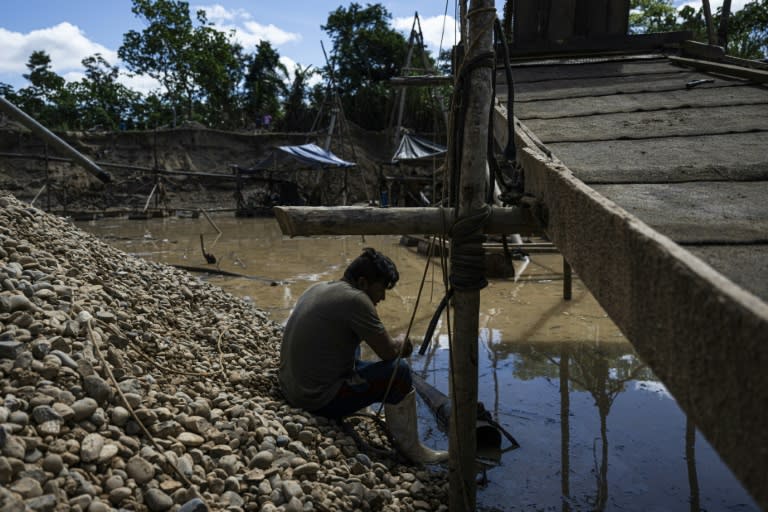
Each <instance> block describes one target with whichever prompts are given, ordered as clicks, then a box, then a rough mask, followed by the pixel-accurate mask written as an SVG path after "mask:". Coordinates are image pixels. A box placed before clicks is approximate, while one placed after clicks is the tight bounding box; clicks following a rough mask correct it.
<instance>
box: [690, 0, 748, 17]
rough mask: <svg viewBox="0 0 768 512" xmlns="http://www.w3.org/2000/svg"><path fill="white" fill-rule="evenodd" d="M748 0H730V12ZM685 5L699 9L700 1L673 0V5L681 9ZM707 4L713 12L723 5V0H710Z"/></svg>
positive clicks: (737, 9)
mask: <svg viewBox="0 0 768 512" xmlns="http://www.w3.org/2000/svg"><path fill="white" fill-rule="evenodd" d="M749 1H750V0H733V1H732V2H731V12H736V11H740V10H741V9H743V8H744V4H746V3H747V2H749ZM686 5H689V6H691V7H693V8H694V9H696V10H699V8H701V5H702V3H701V0H698V1H696V0H693V1H687V2H680V1H677V2H675V6H676V7H677V8H678V9H682V8H683V7H685V6H686ZM709 5H710V6H711V9H712V13H713V14H714V13H716V12H717V10H718V9H719V8H720V7H721V6H722V5H723V0H711V1H710V2H709Z"/></svg>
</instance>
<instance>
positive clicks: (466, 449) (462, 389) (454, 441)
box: [448, 0, 496, 511]
mask: <svg viewBox="0 0 768 512" xmlns="http://www.w3.org/2000/svg"><path fill="white" fill-rule="evenodd" d="M495 18H496V9H495V8H494V3H493V2H492V1H491V0H472V2H471V4H470V9H469V11H468V12H467V22H468V30H467V33H468V36H469V38H468V41H469V42H468V44H466V50H467V54H466V56H465V58H464V61H463V62H464V63H470V62H473V60H474V59H477V58H479V57H481V56H483V55H484V54H486V53H488V52H491V51H492V50H493V23H494V20H495ZM492 73H493V69H492V68H491V67H486V66H477V67H475V68H474V69H473V70H472V71H471V72H470V74H469V83H468V85H469V87H470V93H469V95H468V97H469V101H468V104H467V107H466V115H465V118H464V120H463V122H464V125H463V126H464V130H463V133H464V140H463V141H456V144H461V146H462V147H463V148H464V149H463V151H462V157H461V162H460V169H461V176H460V178H459V199H458V201H459V202H458V213H459V220H461V219H462V218H467V217H470V216H472V215H474V214H477V212H478V211H481V210H482V209H483V208H484V207H485V196H486V176H485V174H486V165H487V159H488V154H487V149H488V125H489V123H488V119H489V117H490V109H491V96H492V90H491V84H492ZM459 121H461V120H459ZM478 231H480V230H479V229H478ZM454 241H455V240H454ZM473 244H476V245H477V247H473V248H472V249H477V250H478V251H480V252H482V243H481V242H480V241H478V242H473ZM456 264H457V260H456V251H455V250H452V251H451V266H452V268H455V265H456ZM453 303H454V318H455V323H454V337H453V343H452V346H451V381H452V382H451V391H452V394H451V399H452V402H453V408H452V410H453V414H452V415H451V427H450V431H449V452H450V454H451V457H450V462H449V466H448V471H449V479H450V491H449V492H450V496H449V507H450V510H466V511H472V510H475V508H476V494H477V484H476V482H475V471H476V470H475V455H476V451H477V450H476V445H477V439H476V437H477V434H476V431H475V428H474V418H475V417H476V414H477V375H478V368H477V358H478V348H477V347H478V344H477V337H478V327H479V321H478V316H479V313H480V289H479V288H471V289H459V288H457V289H456V290H455V293H454V299H453Z"/></svg>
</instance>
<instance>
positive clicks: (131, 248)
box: [78, 216, 759, 512]
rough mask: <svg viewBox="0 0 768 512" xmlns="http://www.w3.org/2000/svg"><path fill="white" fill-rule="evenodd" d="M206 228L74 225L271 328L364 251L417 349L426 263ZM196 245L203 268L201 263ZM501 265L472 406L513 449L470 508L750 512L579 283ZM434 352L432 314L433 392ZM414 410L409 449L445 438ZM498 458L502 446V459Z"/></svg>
mask: <svg viewBox="0 0 768 512" xmlns="http://www.w3.org/2000/svg"><path fill="white" fill-rule="evenodd" d="M212 220H213V223H211V222H209V221H208V220H206V219H204V218H200V219H177V218H169V219H153V220H148V221H137V220H125V219H103V220H99V221H95V222H87V223H78V226H79V227H81V228H82V229H84V230H86V231H89V232H91V233H94V234H96V235H98V236H100V237H102V238H104V239H105V240H106V241H107V242H108V243H110V244H112V245H114V246H116V247H119V248H120V249H123V250H125V251H127V252H130V253H133V254H137V255H141V256H142V257H144V258H147V259H151V260H154V261H160V262H164V263H169V264H175V265H184V266H188V267H202V268H209V269H218V270H221V271H226V272H229V273H234V274H240V275H241V276H239V277H238V276H231V275H227V276H220V275H209V276H207V277H206V279H208V280H209V281H211V282H213V283H215V284H217V285H219V286H221V287H222V288H224V289H226V290H228V291H230V292H231V293H233V294H234V295H237V296H240V297H244V298H246V300H249V301H252V302H253V303H254V304H255V305H256V306H257V307H259V308H260V309H263V310H264V311H266V312H268V313H269V314H270V316H271V318H272V319H273V320H275V321H277V322H284V321H285V319H286V318H287V317H288V315H289V314H290V311H291V308H292V307H293V304H294V303H295V301H296V299H297V298H298V297H299V296H300V295H301V293H302V292H303V291H304V290H305V289H306V288H307V287H308V286H310V285H312V284H313V283H315V282H317V281H320V280H326V279H336V278H339V277H340V276H341V274H342V273H343V270H344V268H345V267H346V265H347V263H349V262H350V261H351V260H352V259H354V258H355V257H357V256H358V255H359V254H360V252H361V249H362V248H363V247H367V246H372V247H376V248H377V249H379V250H381V251H383V252H384V253H385V254H387V255H388V256H390V257H391V258H392V259H393V260H394V261H395V263H396V264H397V267H398V270H399V271H400V275H401V278H400V282H399V283H398V285H397V286H396V287H395V288H394V289H393V290H391V291H388V292H387V298H386V300H385V301H384V302H382V303H380V304H379V307H378V309H379V313H380V315H381V317H382V320H383V321H384V323H385V325H387V326H388V328H389V330H390V332H391V333H392V334H393V335H397V334H400V333H405V332H406V330H407V329H408V326H409V324H410V322H411V317H412V315H413V308H414V305H415V304H416V302H417V295H418V291H419V285H420V283H421V280H422V276H425V282H424V286H423V289H422V295H421V298H420V299H419V307H418V309H417V310H416V314H415V315H413V316H414V321H413V327H412V329H411V337H412V338H413V339H414V340H422V339H423V336H424V333H425V332H426V330H427V326H428V325H429V322H430V320H431V318H432V314H433V312H434V311H435V309H436V308H437V305H438V304H439V302H440V300H441V299H442V297H443V289H444V288H443V284H442V283H443V277H442V274H441V271H440V268H439V261H438V260H437V259H435V260H434V261H435V263H436V265H431V266H430V267H429V268H428V270H427V272H426V274H425V273H424V265H425V262H426V260H425V258H424V257H423V256H420V255H418V254H416V253H415V252H414V251H413V249H411V248H407V247H404V246H401V245H400V244H399V243H398V242H399V237H392V236H368V237H365V238H363V237H351V236H350V237H324V238H295V239H288V238H284V237H283V236H282V234H281V233H280V231H279V229H278V227H277V224H276V222H275V221H274V219H238V218H235V217H230V216H215V217H213V219H212ZM214 223H215V225H214ZM217 228H218V230H221V232H222V234H221V236H219V233H218V231H217ZM201 234H202V235H203V240H204V243H205V250H206V252H208V253H209V254H213V255H214V256H215V257H216V260H217V261H216V263H215V264H207V263H206V260H205V258H204V257H203V253H202V250H201V246H200V235H201ZM515 264H516V268H517V269H518V271H520V270H522V272H518V275H517V276H515V278H510V279H492V280H491V282H490V284H489V286H488V287H487V288H485V289H484V290H483V291H482V292H481V311H480V329H481V331H480V338H479V382H478V384H479V391H478V393H479V399H480V401H481V402H483V404H484V405H485V408H486V409H487V410H488V411H490V412H491V413H492V415H493V418H494V419H495V420H496V421H498V423H499V424H500V425H501V426H502V428H503V429H504V430H506V431H507V432H509V433H510V434H511V435H512V436H514V438H515V439H516V440H517V441H518V442H519V443H520V445H521V447H520V448H518V449H515V450H506V451H504V453H503V454H502V456H501V459H500V462H499V464H498V465H495V466H492V467H488V468H487V469H486V470H485V471H481V472H480V474H479V478H480V479H481V485H480V486H479V487H478V494H477V502H478V508H479V509H480V510H485V511H507V510H510V511H512V510H536V511H538V510H553V511H554V510H558V511H574V512H575V511H587V510H607V511H610V510H617V511H618V510H621V511H627V510H630V511H677V510H685V511H715V510H727V511H758V510H759V507H758V506H757V505H756V504H755V502H754V501H753V500H752V499H751V497H750V496H749V495H748V494H747V493H746V491H744V489H743V488H742V486H741V485H740V483H739V482H738V481H737V480H736V479H735V477H734V476H733V475H732V474H731V472H730V470H728V468H726V467H725V465H724V464H723V463H722V462H721V461H720V458H719V456H718V455H717V454H716V453H715V452H714V451H713V450H712V448H711V447H710V446H709V444H708V443H707V442H706V440H705V439H704V438H703V437H702V436H701V434H700V433H699V432H698V431H696V430H695V429H694V428H693V426H692V425H691V424H690V422H688V421H687V419H686V417H685V415H684V414H683V413H682V412H681V410H680V408H679V407H678V406H677V404H676V402H675V401H674V399H673V398H672V397H671V396H670V395H669V393H668V392H667V391H666V389H665V388H664V386H663V385H662V384H661V383H660V382H658V380H657V379H656V377H655V376H654V375H653V373H652V372H651V371H650V370H649V369H648V368H647V367H645V365H644V364H643V363H642V361H640V360H639V358H638V357H637V356H636V354H635V353H634V351H633V349H632V346H631V345H630V344H629V343H628V342H627V341H626V339H625V338H624V337H623V335H622V334H621V332H620V331H619V330H618V329H617V328H616V326H615V325H614V324H613V322H611V320H610V319H609V318H608V317H607V315H606V314H605V312H604V311H603V310H602V309H601V308H600V306H599V305H598V304H597V302H596V301H595V299H594V298H593V297H592V296H591V295H590V294H589V293H588V292H587V291H586V290H585V288H584V287H583V286H582V284H581V282H580V281H579V280H578V279H577V278H575V279H574V281H573V298H572V300H570V301H564V300H563V299H562V293H563V279H562V258H561V257H560V256H559V255H557V254H551V253H549V254H537V253H532V254H531V255H530V260H528V261H516V262H515ZM447 347H448V335H447V328H446V322H445V317H444V316H443V317H442V318H441V320H440V321H439V322H438V324H437V327H436V329H435V334H434V337H433V340H432V344H431V346H430V347H429V349H428V350H427V351H426V354H425V355H423V356H419V355H416V351H415V352H414V354H415V355H414V356H413V357H412V360H411V365H412V367H413V369H414V371H416V372H417V373H418V374H419V375H420V376H421V377H423V378H424V380H425V381H426V382H428V383H429V384H431V385H432V386H434V387H435V388H436V389H438V390H439V391H441V392H442V393H445V394H448V389H447V386H448V368H449V359H448V356H449V351H448V350H446V349H447ZM420 407H421V411H420V429H421V433H422V438H424V439H425V440H426V442H427V444H429V445H431V446H433V447H438V448H441V449H446V448H447V445H448V441H447V438H446V435H445V433H444V432H443V431H442V430H440V429H439V428H438V426H437V424H436V422H435V420H434V417H432V416H431V414H430V412H429V409H428V408H427V406H426V405H424V403H423V401H422V402H421V405H420ZM509 447H510V442H509V441H508V440H507V439H505V438H502V449H507V448H509Z"/></svg>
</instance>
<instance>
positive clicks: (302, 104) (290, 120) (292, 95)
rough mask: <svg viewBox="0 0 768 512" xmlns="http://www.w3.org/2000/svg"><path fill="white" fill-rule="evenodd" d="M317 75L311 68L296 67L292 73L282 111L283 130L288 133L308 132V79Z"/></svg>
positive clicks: (310, 122)
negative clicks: (283, 113)
mask: <svg viewBox="0 0 768 512" xmlns="http://www.w3.org/2000/svg"><path fill="white" fill-rule="evenodd" d="M315 73H317V71H316V70H314V69H312V66H307V67H305V68H302V67H301V65H298V64H297V65H296V69H294V71H293V83H292V84H291V88H290V89H289V90H288V95H287V97H286V100H285V103H284V105H283V110H284V111H285V117H284V119H283V129H284V130H285V131H289V132H298V131H308V130H309V128H310V125H311V124H312V119H311V118H310V117H311V115H312V114H311V110H310V108H309V106H308V105H307V101H306V99H307V92H308V91H307V89H308V86H309V84H308V82H309V79H310V78H311V77H312V75H314V74H315Z"/></svg>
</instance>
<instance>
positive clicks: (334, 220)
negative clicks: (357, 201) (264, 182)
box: [272, 206, 537, 237]
mask: <svg viewBox="0 0 768 512" xmlns="http://www.w3.org/2000/svg"><path fill="white" fill-rule="evenodd" d="M272 211H273V212H274V213H275V218H276V219H277V223H278V224H279V225H280V229H281V230H282V232H283V234H284V235H288V236H291V237H294V236H311V235H324V236H335V235H416V234H439V233H443V232H447V230H448V229H450V227H451V225H452V224H453V222H454V215H455V210H454V209H453V208H375V207H368V206H363V207H359V206H275V207H274V208H273V209H272ZM536 231H537V227H536V225H535V224H534V223H533V217H532V216H531V215H530V214H529V213H528V211H527V209H525V208H518V207H512V208H493V210H492V213H491V217H490V219H489V220H488V223H487V224H486V225H485V229H484V233H486V234H505V233H506V234H509V233H520V234H532V233H535V232H536Z"/></svg>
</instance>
